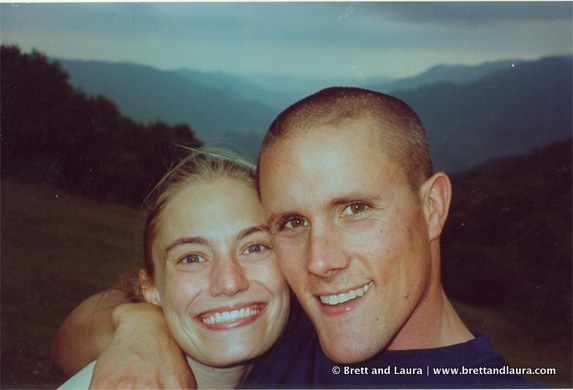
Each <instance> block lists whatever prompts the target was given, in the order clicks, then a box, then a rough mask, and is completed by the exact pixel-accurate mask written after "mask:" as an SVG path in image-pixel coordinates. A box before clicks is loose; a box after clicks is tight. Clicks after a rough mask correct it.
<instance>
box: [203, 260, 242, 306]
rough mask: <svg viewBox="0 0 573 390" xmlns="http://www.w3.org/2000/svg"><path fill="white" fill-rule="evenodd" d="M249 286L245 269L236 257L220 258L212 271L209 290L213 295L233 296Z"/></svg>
mask: <svg viewBox="0 0 573 390" xmlns="http://www.w3.org/2000/svg"><path fill="white" fill-rule="evenodd" d="M248 288H249V281H248V280H247V278H246V276H245V269H244V268H243V267H242V266H241V264H240V263H239V261H238V260H237V259H236V258H234V257H231V256H229V257H224V258H218V259H217V260H216V264H215V267H213V272H212V273H211V283H210V287H209V292H210V294H211V295H212V296H219V295H228V296H233V295H235V294H237V293H239V292H241V291H245V290H247V289H248Z"/></svg>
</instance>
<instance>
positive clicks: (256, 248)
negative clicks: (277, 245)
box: [243, 244, 268, 254]
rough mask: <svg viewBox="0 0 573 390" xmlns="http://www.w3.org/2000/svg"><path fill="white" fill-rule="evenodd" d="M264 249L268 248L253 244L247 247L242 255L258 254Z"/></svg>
mask: <svg viewBox="0 0 573 390" xmlns="http://www.w3.org/2000/svg"><path fill="white" fill-rule="evenodd" d="M266 249H268V248H267V247H266V246H264V245H263V244H253V245H251V246H249V247H248V248H247V249H245V251H244V252H243V254H251V253H259V252H262V251H264V250H266Z"/></svg>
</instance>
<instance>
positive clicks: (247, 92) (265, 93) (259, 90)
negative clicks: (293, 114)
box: [179, 69, 295, 111]
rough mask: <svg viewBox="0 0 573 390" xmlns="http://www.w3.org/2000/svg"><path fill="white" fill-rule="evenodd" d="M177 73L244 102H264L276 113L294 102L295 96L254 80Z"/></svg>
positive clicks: (231, 76) (212, 73)
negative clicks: (265, 86) (266, 86)
mask: <svg viewBox="0 0 573 390" xmlns="http://www.w3.org/2000/svg"><path fill="white" fill-rule="evenodd" d="M179 73H180V74H181V75H182V76H183V77H185V78H187V79H188V80H191V81H192V82H194V83H196V84H200V85H202V86H204V87H207V88H210V89H215V90H218V91H219V92H222V93H226V94H230V95H231V96H238V97H240V98H241V99H244V100H252V101H258V102H265V103H266V104H268V105H270V106H272V107H273V108H274V109H275V110H277V111H282V110H283V109H284V108H285V107H287V106H289V105H290V104H292V103H293V102H294V101H295V96H293V95H291V94H289V93H287V92H285V91H283V90H281V89H277V88H276V85H271V86H270V88H264V87H262V86H261V85H264V83H257V81H256V79H254V80H251V81H249V80H248V79H247V78H244V77H242V76H234V75H229V74H226V73H223V72H200V71H195V70H185V69H184V70H180V71H179Z"/></svg>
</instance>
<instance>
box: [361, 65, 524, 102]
mask: <svg viewBox="0 0 573 390" xmlns="http://www.w3.org/2000/svg"><path fill="white" fill-rule="evenodd" d="M522 62H523V61H521V60H502V61H494V62H486V63H483V64H479V65H475V66H470V65H436V66H434V67H432V68H430V69H428V70H427V71H425V72H423V73H421V74H419V75H417V76H413V77H407V78H403V79H399V80H395V81H392V82H383V83H374V82H372V83H370V84H369V86H368V88H369V89H373V90H375V91H380V92H384V93H389V94H392V93H393V92H395V91H405V90H412V89H417V88H419V87H421V86H423V85H430V84H436V83H441V82H448V83H455V84H470V83H472V82H475V81H478V80H479V79H481V78H483V77H485V76H487V75H489V74H490V73H493V72H496V71H499V70H509V69H511V68H512V67H514V66H516V65H519V64H521V63H522Z"/></svg>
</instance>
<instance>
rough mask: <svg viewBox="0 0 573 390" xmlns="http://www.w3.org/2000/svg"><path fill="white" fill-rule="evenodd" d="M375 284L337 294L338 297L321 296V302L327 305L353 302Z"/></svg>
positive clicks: (371, 283)
mask: <svg viewBox="0 0 573 390" xmlns="http://www.w3.org/2000/svg"><path fill="white" fill-rule="evenodd" d="M373 284H374V282H373V281H372V282H370V283H368V284H365V285H364V286H362V287H359V288H357V289H355V290H350V291H347V292H345V293H341V294H337V295H321V296H320V302H322V303H324V304H325V305H330V306H333V305H338V304H341V303H344V302H348V301H351V300H353V299H356V298H357V297H362V296H364V294H365V293H366V292H367V291H368V290H369V289H370V287H372V285H373Z"/></svg>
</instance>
